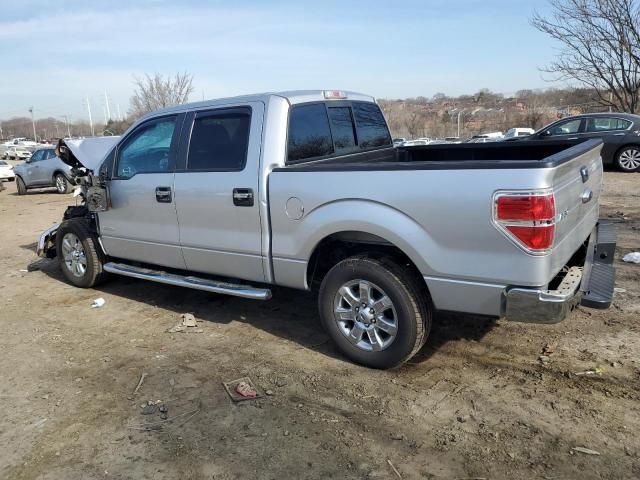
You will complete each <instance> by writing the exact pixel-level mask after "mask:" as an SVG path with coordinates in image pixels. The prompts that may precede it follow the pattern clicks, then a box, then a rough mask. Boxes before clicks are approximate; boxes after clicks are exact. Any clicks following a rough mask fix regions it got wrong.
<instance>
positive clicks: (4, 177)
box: [0, 160, 16, 182]
mask: <svg viewBox="0 0 640 480" xmlns="http://www.w3.org/2000/svg"><path fill="white" fill-rule="evenodd" d="M15 179H16V174H15V173H14V172H13V165H9V164H8V163H7V162H5V161H4V160H0V182H13V181H14V180H15Z"/></svg>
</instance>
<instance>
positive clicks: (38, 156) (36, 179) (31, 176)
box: [24, 150, 50, 187]
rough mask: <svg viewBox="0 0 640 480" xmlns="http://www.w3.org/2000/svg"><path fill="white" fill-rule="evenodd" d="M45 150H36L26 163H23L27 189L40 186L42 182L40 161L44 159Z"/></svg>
mask: <svg viewBox="0 0 640 480" xmlns="http://www.w3.org/2000/svg"><path fill="white" fill-rule="evenodd" d="M44 154H45V150H36V151H35V152H33V155H31V158H30V159H29V162H28V163H25V169H26V172H27V178H25V179H24V181H25V183H26V184H27V186H28V187H30V186H34V185H41V184H42V183H43V182H44V179H43V175H44V174H43V170H44V169H43V168H42V165H41V163H42V161H43V159H44ZM49 183H50V182H49Z"/></svg>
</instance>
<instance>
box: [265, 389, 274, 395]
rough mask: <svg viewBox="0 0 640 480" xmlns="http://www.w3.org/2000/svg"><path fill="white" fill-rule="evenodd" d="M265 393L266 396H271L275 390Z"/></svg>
mask: <svg viewBox="0 0 640 480" xmlns="http://www.w3.org/2000/svg"><path fill="white" fill-rule="evenodd" d="M264 393H265V394H266V395H269V396H271V395H273V390H267V391H265V392H264Z"/></svg>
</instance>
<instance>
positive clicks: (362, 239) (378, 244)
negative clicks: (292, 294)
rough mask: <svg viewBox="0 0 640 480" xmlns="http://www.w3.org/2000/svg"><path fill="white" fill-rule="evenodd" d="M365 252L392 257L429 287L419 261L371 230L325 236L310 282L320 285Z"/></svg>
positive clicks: (314, 255)
mask: <svg viewBox="0 0 640 480" xmlns="http://www.w3.org/2000/svg"><path fill="white" fill-rule="evenodd" d="M357 255H364V256H367V257H370V258H377V259H379V258H390V259H392V260H394V261H395V262H396V263H398V264H399V265H401V266H406V267H407V268H409V269H410V270H411V271H412V272H413V273H414V275H415V276H416V278H419V281H420V283H421V284H424V288H427V285H426V283H425V282H424V278H423V277H422V274H421V273H420V269H419V268H418V266H417V265H416V263H415V262H414V261H413V260H412V259H411V257H410V256H409V255H407V254H406V253H405V252H404V251H403V250H402V249H401V248H399V247H398V246H396V245H395V244H394V243H392V242H390V241H388V240H386V239H385V238H383V237H380V236H378V235H375V234H373V233H369V232H363V231H355V230H344V231H340V232H335V233H332V234H330V235H327V236H325V237H324V238H323V239H322V240H320V241H319V242H318V243H317V244H316V245H315V247H314V249H313V251H312V253H311V256H310V258H309V261H308V262H307V270H306V276H305V279H306V285H307V287H308V288H309V289H312V290H314V289H316V288H318V287H319V286H320V283H321V282H322V280H323V279H324V277H325V276H326V274H327V273H328V272H329V270H330V269H331V268H332V267H333V266H334V265H336V264H337V263H339V262H340V261H342V260H344V259H346V258H349V257H353V256H357Z"/></svg>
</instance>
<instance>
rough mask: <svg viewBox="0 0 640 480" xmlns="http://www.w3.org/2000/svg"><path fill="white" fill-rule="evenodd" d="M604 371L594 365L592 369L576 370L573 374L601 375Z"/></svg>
mask: <svg viewBox="0 0 640 480" xmlns="http://www.w3.org/2000/svg"><path fill="white" fill-rule="evenodd" d="M603 373H604V368H601V367H596V368H594V369H593V370H585V371H584V372H576V373H574V375H578V376H588V375H602V374H603Z"/></svg>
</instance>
